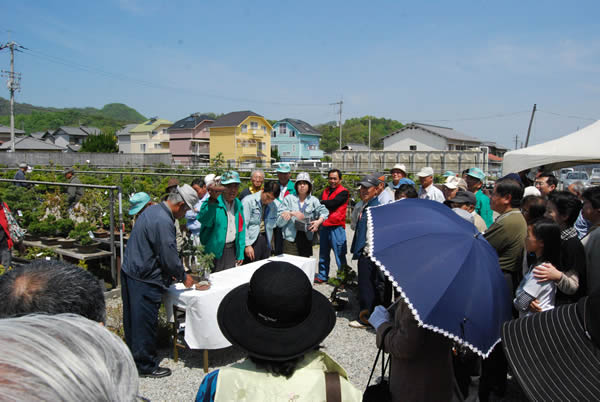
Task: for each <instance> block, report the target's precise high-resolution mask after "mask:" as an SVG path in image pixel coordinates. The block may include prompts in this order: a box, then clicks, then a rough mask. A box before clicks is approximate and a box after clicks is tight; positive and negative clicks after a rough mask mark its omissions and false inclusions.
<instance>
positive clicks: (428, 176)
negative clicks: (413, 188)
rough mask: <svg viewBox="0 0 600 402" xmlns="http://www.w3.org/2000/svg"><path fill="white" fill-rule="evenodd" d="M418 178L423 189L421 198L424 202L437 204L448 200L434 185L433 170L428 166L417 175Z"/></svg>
mask: <svg viewBox="0 0 600 402" xmlns="http://www.w3.org/2000/svg"><path fill="white" fill-rule="evenodd" d="M417 177H418V178H419V181H420V182H421V188H419V198H420V199H422V200H432V201H437V202H444V201H445V200H446V198H445V197H444V193H442V191H441V190H440V189H438V188H437V187H436V186H434V185H433V168H432V167H430V166H426V167H424V168H423V169H421V170H420V171H419V173H417Z"/></svg>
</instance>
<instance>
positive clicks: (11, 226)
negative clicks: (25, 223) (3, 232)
mask: <svg viewBox="0 0 600 402" xmlns="http://www.w3.org/2000/svg"><path fill="white" fill-rule="evenodd" d="M2 208H3V209H4V216H6V223H7V224H8V233H9V234H10V238H11V239H12V241H13V242H14V243H20V242H22V241H23V238H25V232H26V230H25V229H22V228H21V226H19V224H18V223H17V220H16V219H15V217H14V216H13V214H12V213H11V212H10V211H9V210H8V208H6V206H4V205H3V206H2Z"/></svg>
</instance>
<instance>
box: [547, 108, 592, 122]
mask: <svg viewBox="0 0 600 402" xmlns="http://www.w3.org/2000/svg"><path fill="white" fill-rule="evenodd" d="M537 111H538V112H541V113H546V114H551V115H554V116H560V117H566V118H568V119H577V120H591V121H596V120H600V119H594V118H591V117H581V116H573V115H568V114H560V113H555V112H548V111H546V110H539V109H538V110H537Z"/></svg>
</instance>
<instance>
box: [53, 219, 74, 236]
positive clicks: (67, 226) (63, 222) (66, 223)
mask: <svg viewBox="0 0 600 402" xmlns="http://www.w3.org/2000/svg"><path fill="white" fill-rule="evenodd" d="M74 227H75V223H74V222H73V221H72V220H71V219H69V218H63V219H59V220H57V221H56V228H57V231H56V233H57V234H58V235H59V236H62V237H67V236H68V235H69V233H70V232H71V230H73V228H74Z"/></svg>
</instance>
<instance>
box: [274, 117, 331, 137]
mask: <svg viewBox="0 0 600 402" xmlns="http://www.w3.org/2000/svg"><path fill="white" fill-rule="evenodd" d="M278 123H290V124H291V125H292V126H294V127H296V129H298V131H299V132H300V133H302V134H314V135H321V133H320V132H318V131H317V130H316V129H315V128H314V127H313V126H311V125H310V124H308V123H307V122H305V121H303V120H299V119H290V118H286V119H283V120H280V121H279V122H278Z"/></svg>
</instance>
